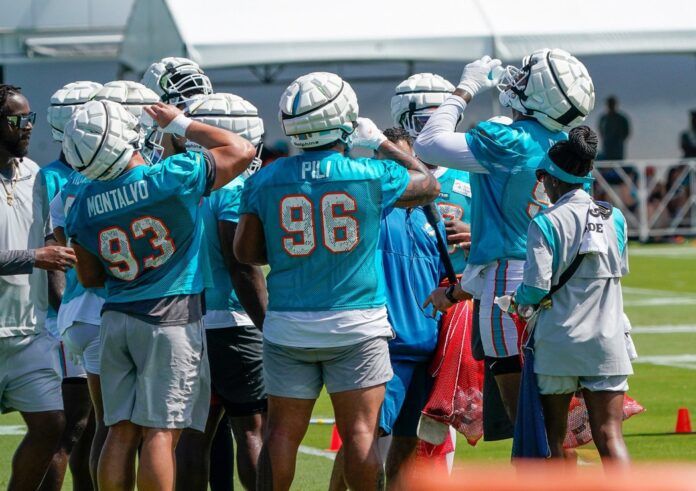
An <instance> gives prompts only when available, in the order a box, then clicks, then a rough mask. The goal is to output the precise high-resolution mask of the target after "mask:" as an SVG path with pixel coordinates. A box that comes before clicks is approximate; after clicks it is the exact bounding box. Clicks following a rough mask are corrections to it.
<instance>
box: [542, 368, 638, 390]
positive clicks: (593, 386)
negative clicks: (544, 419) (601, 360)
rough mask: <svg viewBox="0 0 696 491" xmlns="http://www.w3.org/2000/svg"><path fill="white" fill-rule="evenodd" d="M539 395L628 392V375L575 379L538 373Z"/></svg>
mask: <svg viewBox="0 0 696 491" xmlns="http://www.w3.org/2000/svg"><path fill="white" fill-rule="evenodd" d="M536 376H537V386H539V393H540V394H544V395H552V394H572V393H574V392H575V391H577V390H579V389H587V390H589V391H590V392H600V391H609V392H627V391H628V375H603V376H596V377H573V376H562V375H542V374H539V373H537V374H536Z"/></svg>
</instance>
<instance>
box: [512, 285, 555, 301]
mask: <svg viewBox="0 0 696 491" xmlns="http://www.w3.org/2000/svg"><path fill="white" fill-rule="evenodd" d="M548 293H549V290H544V289H543V288H537V287H535V286H529V285H525V284H524V283H522V284H521V285H520V286H519V287H518V288H517V292H516V293H515V302H516V303H517V304H518V305H537V304H538V303H539V302H541V299H542V298H544V297H545V296H546V295H547V294H548Z"/></svg>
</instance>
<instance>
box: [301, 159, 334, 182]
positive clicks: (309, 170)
mask: <svg viewBox="0 0 696 491" xmlns="http://www.w3.org/2000/svg"><path fill="white" fill-rule="evenodd" d="M307 174H309V178H310V179H326V178H328V177H329V175H330V174H331V161H330V160H329V161H328V162H326V173H324V172H322V171H321V160H305V161H304V162H302V180H303V181H304V180H307Z"/></svg>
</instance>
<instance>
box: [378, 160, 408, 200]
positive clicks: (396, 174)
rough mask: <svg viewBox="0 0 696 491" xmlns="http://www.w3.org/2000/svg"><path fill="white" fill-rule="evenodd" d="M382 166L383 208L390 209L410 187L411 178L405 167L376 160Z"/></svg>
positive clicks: (391, 162)
mask: <svg viewBox="0 0 696 491" xmlns="http://www.w3.org/2000/svg"><path fill="white" fill-rule="evenodd" d="M373 162H375V163H377V162H378V163H379V164H377V165H381V166H382V168H381V171H382V172H381V173H380V182H381V186H382V207H383V208H389V207H390V206H392V205H393V204H394V203H396V201H397V200H398V199H399V197H400V196H401V195H402V194H404V191H406V188H407V187H408V182H409V180H410V177H409V175H408V171H407V170H406V168H405V167H403V166H401V165H399V164H397V163H396V162H394V161H392V160H382V161H380V160H375V161H373Z"/></svg>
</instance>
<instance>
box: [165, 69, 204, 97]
mask: <svg viewBox="0 0 696 491" xmlns="http://www.w3.org/2000/svg"><path fill="white" fill-rule="evenodd" d="M159 85H160V87H161V88H162V90H163V92H164V96H163V99H164V100H163V102H166V103H169V104H174V105H178V104H185V103H186V102H188V101H189V100H191V99H192V98H194V97H195V96H200V95H210V94H212V93H213V86H212V84H211V83H210V79H209V78H208V76H207V75H205V74H204V73H203V72H201V71H200V70H199V69H196V67H194V66H191V65H185V66H178V67H174V66H169V67H167V73H166V74H165V75H163V76H162V78H160V81H159Z"/></svg>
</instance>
